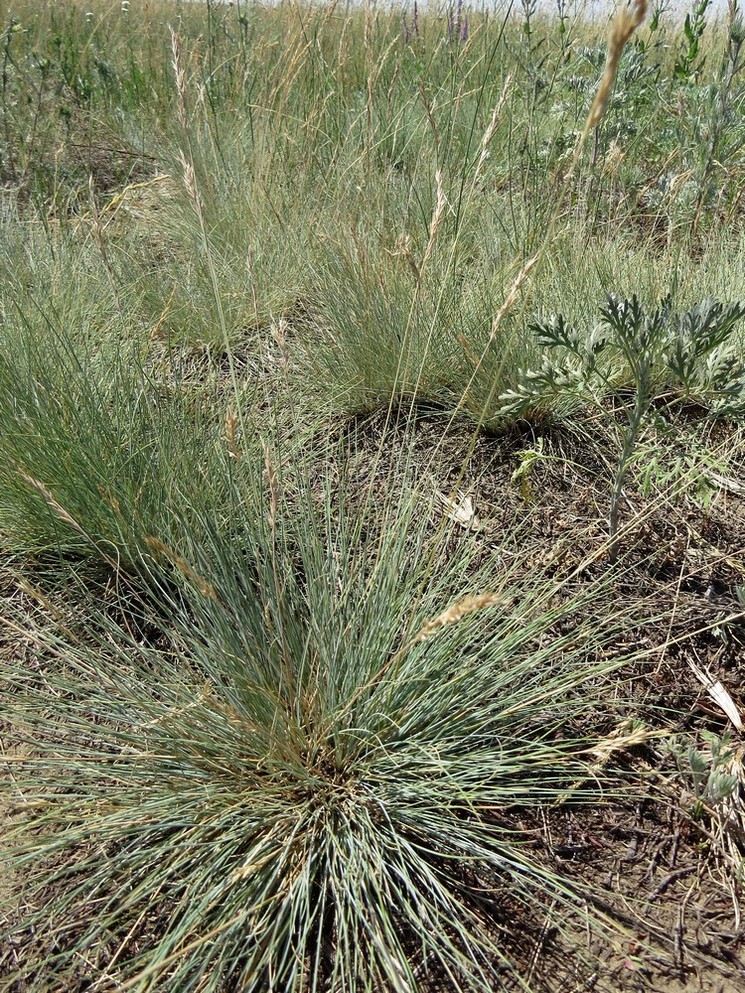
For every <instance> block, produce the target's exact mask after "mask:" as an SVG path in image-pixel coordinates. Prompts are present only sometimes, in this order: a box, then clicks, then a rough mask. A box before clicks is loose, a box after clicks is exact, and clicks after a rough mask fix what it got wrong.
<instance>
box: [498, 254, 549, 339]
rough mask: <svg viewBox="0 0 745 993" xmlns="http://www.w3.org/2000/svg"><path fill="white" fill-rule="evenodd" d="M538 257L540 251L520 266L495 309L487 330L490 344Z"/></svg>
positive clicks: (513, 304)
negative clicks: (500, 304)
mask: <svg viewBox="0 0 745 993" xmlns="http://www.w3.org/2000/svg"><path fill="white" fill-rule="evenodd" d="M539 258H540V253H538V254H537V255H534V256H533V258H532V259H528V261H527V262H526V263H525V265H524V266H523V267H522V269H521V270H520V272H518V274H517V276H516V277H515V281H514V282H513V284H512V286H511V288H510V292H509V293H508V294H507V297H506V298H505V301H504V303H503V304H502V306H501V307H500V308H499V310H498V311H497V313H496V316H495V317H494V320H493V321H492V322H491V331H490V332H489V344H491V343H492V341H493V340H494V337H495V335H496V333H497V331H498V330H499V326H500V324H501V323H502V321H503V320H504V319H505V317H506V316H507V314H508V313H509V312H510V311H511V310H512V308H513V307H514V306H515V303H516V301H517V298H518V295H519V293H520V287H521V286H522V285H523V283H524V282H525V280H526V279H527V278H528V276H529V275H530V272H531V270H532V269H533V267H534V266H535V265H536V263H537V262H538V259H539Z"/></svg>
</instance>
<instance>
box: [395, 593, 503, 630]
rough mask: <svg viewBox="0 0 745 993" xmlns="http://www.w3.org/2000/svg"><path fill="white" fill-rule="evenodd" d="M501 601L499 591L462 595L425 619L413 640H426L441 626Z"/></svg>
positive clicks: (453, 622) (454, 622) (455, 622)
mask: <svg viewBox="0 0 745 993" xmlns="http://www.w3.org/2000/svg"><path fill="white" fill-rule="evenodd" d="M503 602H504V597H503V596H502V595H501V594H499V593H477V594H476V595H475V596H474V595H471V594H469V595H468V596H464V597H462V598H461V599H460V600H456V601H455V603H451V604H450V606H449V607H447V608H446V609H445V610H443V611H442V613H441V614H438V615H437V617H433V618H431V620H428V621H425V622H424V624H423V625H422V628H421V630H420V631H419V633H418V634H417V635H416V637H415V638H414V639H413V640H414V641H415V642H416V641H426V639H427V638H430V637H431V636H432V635H433V634H435V633H436V632H437V631H439V630H440V629H441V628H444V627H449V626H450V625H451V624H457V623H458V621H461V620H463V618H464V617H468V616H469V615H470V614H473V613H475V612H476V611H477V610H483V609H484V608H485V607H493V606H494V605H495V604H498V603H503Z"/></svg>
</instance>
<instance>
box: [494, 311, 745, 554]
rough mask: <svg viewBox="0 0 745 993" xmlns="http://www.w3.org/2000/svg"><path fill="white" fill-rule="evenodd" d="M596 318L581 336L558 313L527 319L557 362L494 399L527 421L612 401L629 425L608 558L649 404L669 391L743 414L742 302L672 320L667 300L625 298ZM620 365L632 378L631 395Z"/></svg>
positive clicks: (721, 412)
mask: <svg viewBox="0 0 745 993" xmlns="http://www.w3.org/2000/svg"><path fill="white" fill-rule="evenodd" d="M600 313H601V320H600V322H599V324H598V325H597V326H596V327H595V328H594V329H593V330H592V331H591V332H590V334H588V335H586V336H582V335H581V334H580V332H579V331H578V330H577V329H576V328H574V327H572V326H571V325H570V324H569V323H568V322H567V320H566V318H565V317H563V316H562V315H561V314H555V315H553V316H552V317H550V318H549V319H548V320H541V319H537V320H535V321H533V322H532V324H531V325H530V330H531V331H532V332H533V334H534V335H535V339H536V343H537V344H538V345H539V346H540V347H541V348H543V349H550V350H552V351H555V352H557V353H558V358H557V359H556V360H554V359H553V356H551V357H549V356H548V355H544V358H543V360H542V362H541V365H540V366H538V367H537V368H535V369H531V370H527V371H525V372H523V374H522V378H521V382H520V383H519V385H518V386H517V388H516V389H514V390H511V391H509V392H508V393H504V394H502V396H501V397H500V400H501V403H502V405H501V408H500V413H501V414H502V415H503V416H506V417H525V416H527V415H529V414H530V413H531V412H534V411H536V410H537V409H539V408H540V407H542V406H544V405H545V404H546V403H547V402H551V401H556V400H558V399H560V398H561V397H563V396H569V395H574V396H575V397H577V398H578V399H582V400H583V401H585V402H587V401H589V402H593V403H596V404H599V403H600V402H601V400H602V399H603V397H604V396H608V395H610V396H612V397H614V398H615V399H616V400H617V401H618V403H619V404H620V406H621V407H622V408H623V410H624V412H625V414H626V417H627V419H628V423H627V424H626V425H625V427H624V429H623V445H622V449H621V453H620V456H619V461H618V467H617V470H616V474H615V478H614V481H613V488H612V493H611V508H610V518H609V531H610V539H611V556H613V555H614V553H615V546H616V535H617V530H618V508H619V503H620V499H621V495H622V489H623V483H624V480H625V478H626V472H627V469H628V466H629V462H630V459H631V456H632V453H633V451H634V446H635V444H636V442H637V440H638V437H639V434H640V432H641V430H642V427H643V425H644V423H645V421H646V420H647V415H648V414H649V412H650V408H651V406H652V403H653V402H654V401H655V400H656V399H658V398H659V397H660V396H662V395H663V394H669V392H670V390H671V389H672V390H673V391H674V392H675V394H676V396H680V395H681V393H682V395H683V396H685V397H692V398H694V399H696V400H697V401H699V402H701V403H704V404H705V405H707V406H708V407H709V409H710V410H711V413H712V414H713V415H716V416H727V415H729V416H738V415H739V416H742V415H745V364H743V362H742V360H741V359H740V357H739V356H738V354H737V351H736V346H735V343H734V342H733V331H734V330H735V327H736V326H737V323H738V321H740V320H741V319H742V318H743V317H745V304H744V303H731V304H722V303H719V302H718V301H715V300H705V301H703V302H702V303H699V304H697V305H696V306H695V307H692V308H691V309H690V310H687V311H686V312H685V313H683V314H675V313H674V312H673V310H672V302H671V298H670V297H669V296H667V297H665V298H664V299H663V300H662V301H661V302H660V303H659V304H658V305H657V307H656V308H655V309H654V310H652V311H651V312H647V311H646V310H645V308H644V306H643V305H642V303H641V302H640V301H639V299H638V297H637V296H636V295H634V296H632V297H631V299H630V300H625V299H621V298H620V297H618V296H615V295H609V296H608V298H607V300H606V303H605V305H604V306H603V307H601V309H600ZM619 367H624V368H625V371H626V374H627V376H628V375H630V377H631V391H629V389H628V385H629V384H628V378H627V377H624V376H623V373H622V369H621V368H619ZM671 402H672V401H670V402H669V403H668V407H669V406H670V403H671ZM656 416H657V418H658V419H659V418H661V417H662V416H663V414H662V413H661V412H658V413H657V415H656Z"/></svg>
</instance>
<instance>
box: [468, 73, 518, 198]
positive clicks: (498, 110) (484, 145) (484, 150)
mask: <svg viewBox="0 0 745 993" xmlns="http://www.w3.org/2000/svg"><path fill="white" fill-rule="evenodd" d="M511 85H512V74H511V73H510V74H509V75H508V76H507V79H505V81H504V86H503V87H502V95H501V96H500V98H499V100H498V102H497V106H496V107H495V108H494V113H493V114H492V115H491V120H490V121H489V124H488V125H487V128H486V131H484V136H483V138H482V139H481V153H480V154H479V161H478V162H477V163H476V170H475V172H474V175H473V182H474V185H475V183H476V181H477V180H478V178H479V176H480V175H481V170H482V169H483V167H484V163H485V162H486V160H487V159H488V157H489V144H490V142H491V140H492V138H493V137H494V132H495V131H496V130H497V125H498V124H499V119H500V117H501V116H502V111H503V110H504V105H505V103H506V102H507V94H508V92H509V89H510V86H511Z"/></svg>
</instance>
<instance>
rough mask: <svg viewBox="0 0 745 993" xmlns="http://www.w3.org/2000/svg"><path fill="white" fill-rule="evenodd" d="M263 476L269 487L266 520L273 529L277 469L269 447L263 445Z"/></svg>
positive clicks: (275, 508) (276, 496) (276, 508)
mask: <svg viewBox="0 0 745 993" xmlns="http://www.w3.org/2000/svg"><path fill="white" fill-rule="evenodd" d="M264 478H265V479H266V481H267V485H268V487H269V511H268V513H267V520H268V521H269V527H270V528H271V529H272V531H274V529H275V527H276V525H277V511H278V510H279V483H278V482H277V470H276V469H275V468H274V463H273V462H272V460H271V457H270V455H269V449H268V448H267V446H266V445H264Z"/></svg>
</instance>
